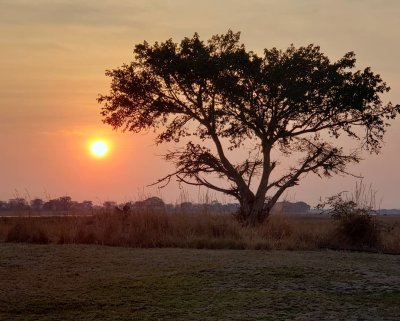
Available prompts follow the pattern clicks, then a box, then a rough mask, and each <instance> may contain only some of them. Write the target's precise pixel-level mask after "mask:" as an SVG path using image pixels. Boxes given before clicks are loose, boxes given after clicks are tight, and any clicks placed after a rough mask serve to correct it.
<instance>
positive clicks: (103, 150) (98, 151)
mask: <svg viewBox="0 0 400 321" xmlns="http://www.w3.org/2000/svg"><path fill="white" fill-rule="evenodd" d="M90 151H91V152H92V154H93V155H94V156H96V157H104V156H105V155H107V153H108V146H107V144H106V143H105V142H104V141H101V140H98V141H96V142H94V143H93V144H92V145H91V146H90Z"/></svg>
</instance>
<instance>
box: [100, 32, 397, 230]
mask: <svg viewBox="0 0 400 321" xmlns="http://www.w3.org/2000/svg"><path fill="white" fill-rule="evenodd" d="M239 37H240V34H239V33H233V32H232V31H228V32H227V33H226V34H223V35H215V36H213V37H212V38H211V39H210V40H208V41H207V42H203V41H201V40H200V39H199V36H198V35H197V34H195V35H194V36H193V37H192V38H185V39H183V40H182V41H181V42H180V44H177V43H174V42H173V41H172V40H171V39H170V40H167V41H166V42H163V43H155V44H154V45H149V44H148V43H147V42H144V43H143V44H139V45H136V46H135V49H134V60H133V62H131V63H130V64H125V65H123V66H122V67H120V68H117V69H114V70H109V71H107V72H106V75H107V76H109V77H111V78H112V82H111V91H110V93H109V94H108V95H102V96H100V97H99V102H100V103H101V104H102V116H103V121H104V122H105V123H107V124H110V125H111V126H113V127H114V128H115V129H117V128H121V129H122V130H128V131H132V132H140V131H143V130H146V129H154V130H155V131H156V132H157V136H156V142H157V143H158V144H162V143H166V142H175V143H179V142H181V143H183V142H185V143H186V145H185V146H182V144H179V145H177V146H179V147H177V148H176V149H174V150H172V151H170V152H169V153H167V154H166V155H165V158H166V160H168V161H172V162H173V163H174V164H175V166H176V171H175V172H173V173H171V174H170V175H168V176H166V177H163V178H161V179H160V181H159V183H162V182H169V180H170V179H171V178H172V177H175V178H176V179H177V180H178V181H179V182H183V183H187V184H191V185H200V186H205V187H207V188H210V189H213V190H215V191H219V192H222V193H226V194H228V195H231V196H233V197H235V198H236V199H237V200H238V201H239V203H240V213H238V218H239V219H240V220H241V221H242V222H243V223H244V224H249V225H255V224H257V223H258V222H262V221H263V220H264V219H265V218H266V217H267V216H268V215H269V213H270V210H271V208H272V206H273V205H274V204H275V203H276V201H277V200H278V199H279V197H280V196H281V195H282V193H284V191H285V190H286V189H288V188H289V187H292V186H294V185H297V184H298V181H299V180H300V179H301V178H302V177H303V176H305V175H306V174H308V173H315V174H317V175H320V176H331V175H333V174H337V173H346V167H347V165H349V164H350V163H355V162H358V161H359V160H360V155H359V151H360V150H361V149H365V150H368V151H370V152H376V153H378V152H379V150H380V147H381V143H382V138H383V135H384V133H385V129H386V127H387V126H388V123H387V121H388V120H389V119H393V118H395V117H396V116H397V114H398V113H399V111H400V105H392V104H391V103H387V104H384V103H383V102H382V100H381V98H380V95H381V94H383V93H385V92H387V91H389V87H388V86H387V85H386V84H385V83H384V82H383V81H382V79H381V77H380V76H379V75H377V74H374V73H373V72H372V71H371V70H370V68H366V69H364V70H363V71H359V70H358V71H353V69H354V68H355V62H356V59H355V55H354V53H352V52H349V53H347V54H345V55H344V56H343V57H342V58H341V59H339V60H338V61H335V62H331V61H330V60H329V59H328V57H327V56H326V55H324V54H323V53H322V52H321V51H320V48H319V47H318V46H315V45H309V46H306V47H300V48H295V47H294V46H293V45H291V46H290V47H289V48H288V49H286V50H278V49H276V48H273V49H270V50H269V49H265V50H264V53H263V54H262V55H259V54H256V53H254V52H252V51H247V50H246V49H245V46H244V45H243V44H241V43H240V41H239ZM342 135H346V136H349V137H351V138H352V139H353V140H354V141H355V142H356V144H357V146H358V147H360V148H359V149H357V150H353V151H351V152H348V151H347V150H346V149H345V148H343V147H342V146H341V139H338V138H339V137H341V136H342ZM235 150H239V151H240V150H242V152H244V150H247V152H248V154H246V158H245V159H244V160H242V161H237V157H236V156H237V154H238V153H235ZM275 151H278V152H279V153H280V155H283V156H284V157H288V158H290V159H291V160H293V159H294V158H296V165H293V164H292V165H291V166H290V167H289V168H287V171H286V172H284V173H283V174H282V171H281V170H279V171H278V168H279V167H280V166H279V165H280V164H281V163H280V162H279V161H278V159H276V156H274V155H276V154H273V152H274V153H275ZM247 152H246V153H247ZM234 154H235V157H233V156H232V155H234ZM274 157H275V158H274ZM234 160H236V161H234ZM276 173H280V174H281V175H278V176H277V175H276ZM217 179H222V180H221V181H219V180H217Z"/></svg>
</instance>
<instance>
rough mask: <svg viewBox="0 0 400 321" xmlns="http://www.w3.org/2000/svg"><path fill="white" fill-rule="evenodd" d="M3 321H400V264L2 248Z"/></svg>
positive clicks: (367, 259) (361, 258) (392, 259)
mask: <svg viewBox="0 0 400 321" xmlns="http://www.w3.org/2000/svg"><path fill="white" fill-rule="evenodd" d="M0 320H57V321H59V320H74V321H80V320H83V321H85V320H152V321H154V320H396V321H397V320H400V256H394V255H382V254H368V253H355V252H352V253H350V252H335V251H315V252H288V251H271V252H268V251H252V250H190V249H133V248H118V247H100V246H76V245H31V244H4V243H0Z"/></svg>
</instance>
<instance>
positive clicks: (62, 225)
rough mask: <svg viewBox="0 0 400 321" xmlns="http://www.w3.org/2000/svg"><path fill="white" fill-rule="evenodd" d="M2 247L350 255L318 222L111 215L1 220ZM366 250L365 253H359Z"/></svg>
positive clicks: (385, 232) (392, 231) (398, 243)
mask: <svg viewBox="0 0 400 321" xmlns="http://www.w3.org/2000/svg"><path fill="white" fill-rule="evenodd" d="M378 220H379V226H380V232H381V233H380V244H379V247H376V248H374V249H367V250H374V251H379V252H385V253H400V218H398V217H397V218H396V217H380V218H379V219H378ZM0 241H3V242H29V243H58V244H98V245H111V246H125V247H140V248H156V247H180V248H208V249H268V250H269V249H271V250H272V249H273V250H275V249H276V250H316V249H321V248H331V249H354V250H357V248H354V247H351V246H349V244H345V243H343V240H342V239H341V238H340V237H339V236H338V235H337V229H336V225H335V222H333V221H332V220H331V219H330V218H327V217H322V216H310V217H304V216H303V217H299V216H286V215H275V216H271V217H270V218H269V219H268V220H267V221H266V222H265V223H264V224H263V225H261V226H259V227H257V228H244V227H242V226H241V225H240V224H238V223H237V222H236V221H235V220H234V218H233V217H232V216H229V215H210V214H173V215H167V214H162V213H131V214H121V213H109V212H104V213H101V214H98V215H95V216H73V217H7V218H0ZM363 250H365V248H363Z"/></svg>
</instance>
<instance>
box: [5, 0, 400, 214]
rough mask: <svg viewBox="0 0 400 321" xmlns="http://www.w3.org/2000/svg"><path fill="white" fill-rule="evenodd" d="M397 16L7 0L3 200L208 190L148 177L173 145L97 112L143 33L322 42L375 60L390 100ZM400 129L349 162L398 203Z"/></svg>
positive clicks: (272, 6)
mask: <svg viewBox="0 0 400 321" xmlns="http://www.w3.org/2000/svg"><path fill="white" fill-rule="evenodd" d="M399 16H400V2H399V1H396V0H385V1H378V0H362V1H361V0H347V1H341V0H339V1H328V0H326V1H320V0H315V1H313V0H310V1H305V0H292V1H289V0H286V1H284V0H279V1H275V0H269V1H268V0H266V1H261V0H258V1H257V0H249V1H236V0H231V1H222V0H221V1H210V0H205V1H202V2H201V3H200V2H199V1H188V0H186V1H182V0H164V1H161V0H159V1H149V0H142V1H133V0H131V1H119V2H118V3H116V2H115V1H111V0H109V1H105V0H98V1H94V0H90V1H66V0H58V1H50V0H47V1H46V0H37V1H22V0H10V1H7V0H0V46H1V51H0V70H1V73H0V135H1V139H0V153H1V154H0V155H1V156H0V200H8V199H9V198H12V197H15V196H28V197H32V198H33V197H41V198H43V199H47V198H53V197H59V196H62V195H70V196H72V197H73V198H74V199H76V200H84V199H90V200H93V201H94V202H96V203H102V202H104V201H107V200H116V201H118V202H123V201H128V200H137V199H141V198H144V197H147V196H152V195H156V196H161V197H163V198H164V199H165V200H166V201H168V202H175V201H179V200H180V199H181V198H184V199H185V200H190V201H193V202H197V201H201V198H202V195H204V191H200V192H199V191H197V190H189V191H190V196H187V192H186V190H184V191H182V190H179V188H178V187H177V186H176V185H171V186H170V187H167V188H166V189H163V190H161V191H159V190H157V188H154V187H153V188H147V187H146V185H148V184H150V183H152V182H154V181H155V180H156V179H157V178H159V177H160V176H162V175H163V174H167V173H168V171H171V170H172V167H171V165H169V164H166V163H165V162H164V161H163V160H162V158H161V157H160V155H161V154H162V153H163V151H165V150H166V147H163V146H162V147H157V146H155V145H154V143H153V140H152V138H153V136H152V134H151V133H143V134H138V135H134V134H131V133H120V132H114V131H112V130H111V129H110V128H109V127H108V126H106V125H104V124H102V122H101V117H100V108H101V106H100V105H99V104H98V103H97V101H96V99H97V97H98V95H99V94H105V93H107V92H108V87H109V79H108V78H107V77H105V76H104V72H105V70H106V69H112V68H116V67H118V66H120V65H122V64H123V63H128V62H130V61H132V59H133V55H132V49H133V46H134V45H135V44H137V43H141V42H143V41H144V40H146V41H148V42H149V43H153V42H155V41H164V40H166V39H168V38H173V39H174V40H175V41H176V42H179V41H180V40H181V39H182V38H183V37H185V36H189V37H190V36H192V35H193V33H194V32H198V33H199V34H200V37H201V38H202V39H203V40H206V39H208V38H209V37H210V36H211V35H213V34H217V33H225V32H226V31H227V30H228V29H232V30H233V31H241V32H242V37H241V40H242V41H243V43H245V45H246V48H247V49H248V50H253V51H256V52H259V53H261V52H262V50H263V49H264V48H272V47H277V48H282V49H285V48H287V47H288V46H289V45H290V44H291V43H293V44H294V45H295V46H301V45H307V44H310V43H313V44H317V45H320V46H321V50H322V52H324V53H325V54H327V55H328V56H329V57H330V58H331V59H332V60H335V59H339V58H340V57H341V56H342V55H343V54H345V53H346V52H348V51H354V52H355V53H356V57H357V68H359V69H363V68H364V67H367V66H370V67H371V68H372V70H373V71H374V72H376V73H379V74H380V75H381V76H382V78H383V79H384V80H385V81H386V82H387V83H388V84H389V85H390V87H391V88H392V90H391V92H390V93H389V94H387V95H385V96H384V101H389V100H391V101H392V102H393V103H400V63H399V60H398V59H399V57H400V41H399V40H400V20H399V19H398V17H399ZM96 138H103V139H106V140H108V141H109V142H110V148H111V151H110V154H109V156H108V157H104V158H102V159H96V158H94V157H93V156H92V155H91V154H90V153H89V151H88V144H89V142H90V141H92V140H94V139H96ZM399 138H400V119H397V120H396V121H394V122H392V126H391V127H390V128H389V129H388V132H387V134H386V136H385V146H384V147H383V149H382V151H381V154H380V155H378V156H376V155H369V154H367V153H365V154H364V155H363V157H364V161H362V162H361V163H360V164H359V165H357V166H352V167H350V168H349V170H350V171H351V172H353V173H354V174H357V175H362V176H364V177H365V178H364V181H365V182H366V183H367V184H372V188H373V189H374V190H376V191H377V201H378V202H379V203H380V206H381V207H382V208H395V207H396V208H400V198H399V192H398V191H399V188H398V184H399V182H400V173H399V170H398V164H399V162H398V159H399V156H400V150H399V146H400V145H399ZM354 184H355V183H354V179H353V178H350V177H335V178H332V179H329V180H327V179H322V180H321V179H319V178H317V177H313V176H311V175H310V176H308V177H307V178H305V179H304V180H303V181H302V182H301V184H300V186H298V187H296V188H295V189H292V190H289V191H288V193H287V195H286V198H287V199H288V200H303V201H306V202H308V203H309V204H311V205H316V203H317V202H318V199H319V198H320V197H325V196H328V195H331V194H334V193H337V192H340V191H343V190H351V189H353V187H354ZM214 195H215V197H218V198H219V200H221V201H228V200H227V199H226V198H224V197H222V196H221V195H218V194H214V193H212V197H214ZM187 198H189V199H187Z"/></svg>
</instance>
